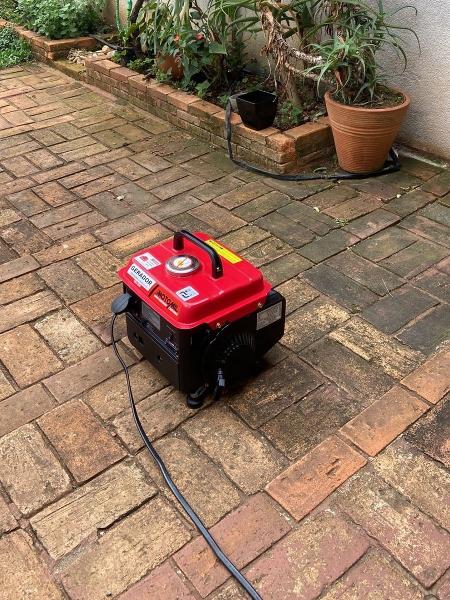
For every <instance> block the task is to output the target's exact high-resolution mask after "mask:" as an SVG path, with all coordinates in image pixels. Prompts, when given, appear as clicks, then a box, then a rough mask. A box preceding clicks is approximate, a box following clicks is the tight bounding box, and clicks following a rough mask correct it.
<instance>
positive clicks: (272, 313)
mask: <svg viewBox="0 0 450 600" xmlns="http://www.w3.org/2000/svg"><path fill="white" fill-rule="evenodd" d="M125 291H127V292H128V293H130V294H131V295H132V297H133V300H132V302H131V303H130V306H129V310H128V312H127V313H126V320H127V332H128V338H129V340H130V342H131V343H132V344H133V345H134V346H135V347H136V348H137V349H138V350H139V352H140V353H141V354H142V355H143V356H144V357H145V358H146V359H147V360H148V361H149V362H150V363H151V364H152V365H154V366H155V367H156V368H157V369H158V370H159V371H160V372H161V373H162V374H163V375H164V376H165V377H166V378H167V380H168V381H169V383H170V384H171V385H173V386H174V387H175V388H176V389H178V390H180V391H182V392H186V393H193V392H195V390H197V389H198V388H200V387H201V386H203V385H208V386H212V385H214V382H215V379H216V376H217V370H218V369H219V368H220V369H221V370H222V372H223V374H224V377H225V382H226V385H227V387H230V386H232V385H234V384H235V383H238V382H239V381H240V380H241V379H243V378H244V377H246V376H247V375H248V374H249V373H250V372H251V370H252V369H253V368H254V365H255V364H256V362H257V361H258V360H259V359H260V358H261V357H262V356H263V355H264V354H265V353H266V352H267V351H268V350H269V349H270V348H271V347H272V346H274V345H275V344H276V343H277V342H278V340H280V339H281V338H282V337H283V333H284V324H285V314H286V301H285V299H284V298H283V296H282V295H281V294H279V293H278V292H277V291H275V290H271V291H270V292H269V294H268V296H267V299H266V303H265V304H264V306H263V307H262V308H261V309H260V310H258V311H256V312H254V313H252V314H250V315H248V316H246V317H243V318H242V319H239V320H238V321H235V322H233V323H230V324H226V323H225V324H224V326H223V327H222V328H221V329H219V330H215V331H213V330H212V329H210V328H209V327H208V326H206V325H201V326H199V327H196V328H194V329H188V330H186V329H176V328H174V327H173V326H172V325H171V324H169V323H168V322H167V321H166V320H165V319H164V317H162V316H161V315H160V314H159V313H157V312H156V311H154V310H153V309H152V308H150V307H149V306H148V305H147V304H145V303H144V302H142V300H141V299H140V298H138V297H137V296H136V295H135V294H133V292H131V291H130V290H128V289H126V290H125Z"/></svg>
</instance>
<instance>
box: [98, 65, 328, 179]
mask: <svg viewBox="0 0 450 600" xmlns="http://www.w3.org/2000/svg"><path fill="white" fill-rule="evenodd" d="M86 81H87V82H88V83H90V84H93V85H96V86H97V87H99V88H102V89H103V90H106V91H107V92H109V93H111V94H113V95H115V96H118V97H120V98H123V99H124V100H127V101H128V102H130V103H131V104H134V105H136V106H138V107H140V108H142V109H144V110H147V111H149V112H151V113H153V114H155V115H157V116H158V117H162V118H163V119H166V120H167V121H170V122H171V123H173V124H174V125H177V126H178V127H180V128H181V129H185V130H188V131H190V132H192V133H194V134H195V135H196V136H198V137H200V138H202V139H204V140H206V141H210V142H212V143H213V144H215V145H217V146H221V147H223V148H225V147H226V140H225V136H224V129H225V111H224V110H223V109H222V108H220V107H219V106H216V105H215V104H211V103H210V102H205V101H204V100H200V99H199V98H198V97H197V96H194V95H192V94H188V93H186V92H182V91H180V90H176V89H174V88H173V87H171V86H169V85H166V84H162V83H158V82H157V81H155V80H146V79H144V77H143V76H142V75H138V74H136V72H135V71H131V70H130V69H127V68H125V67H121V66H120V65H118V64H117V63H115V62H112V61H110V60H102V59H99V58H97V57H93V58H92V59H88V60H87V61H86ZM232 123H233V138H232V141H233V152H234V153H235V156H236V157H239V158H241V159H243V160H247V161H250V162H254V163H257V164H259V165H263V166H265V167H268V168H269V169H271V170H275V171H277V172H279V173H286V172H288V171H291V170H293V169H295V168H296V167H298V166H300V165H303V164H306V163H308V162H311V161H312V160H314V159H316V158H319V157H321V156H323V155H326V154H329V153H330V152H331V151H332V150H333V138H332V134H331V129H330V126H329V124H328V119H327V118H326V117H322V118H320V119H319V120H318V121H317V122H315V123H306V124H304V125H300V126H299V127H294V128H293V129H289V130H287V131H284V132H282V131H280V130H279V129H276V128H275V127H269V128H267V129H263V130H262V131H255V130H253V129H249V128H248V127H245V125H243V123H242V121H241V119H240V118H239V116H238V115H236V114H234V115H233V116H232Z"/></svg>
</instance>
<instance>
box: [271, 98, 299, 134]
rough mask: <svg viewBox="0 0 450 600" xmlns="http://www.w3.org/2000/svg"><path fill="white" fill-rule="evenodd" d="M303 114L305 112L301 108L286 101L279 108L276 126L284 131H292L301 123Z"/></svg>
mask: <svg viewBox="0 0 450 600" xmlns="http://www.w3.org/2000/svg"><path fill="white" fill-rule="evenodd" d="M302 114H303V110H302V109H301V107H300V106H296V105H295V104H293V103H292V102H290V101H289V100H285V101H284V102H282V103H281V104H280V105H279V107H278V112H277V116H276V119H275V123H274V125H275V127H278V128H280V129H283V130H284V129H290V128H291V127H295V126H296V125H298V124H299V123H300V122H301V118H302Z"/></svg>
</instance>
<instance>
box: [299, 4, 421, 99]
mask: <svg viewBox="0 0 450 600" xmlns="http://www.w3.org/2000/svg"><path fill="white" fill-rule="evenodd" d="M297 1H299V2H301V1H302V0H297ZM316 4H317V8H320V6H321V7H322V11H323V12H322V13H321V14H322V19H321V20H319V22H318V23H317V24H316V26H315V28H314V29H313V30H312V31H314V33H318V32H319V33H320V34H321V36H322V39H321V41H319V42H314V43H311V44H310V46H309V47H308V50H309V51H310V52H311V53H313V54H314V55H315V56H316V58H319V59H320V60H318V62H317V63H316V64H312V65H311V66H309V67H308V68H307V69H306V70H305V74H306V75H310V74H312V75H313V76H315V77H316V79H317V84H318V86H320V84H321V83H325V84H327V85H328V86H331V88H332V89H333V92H334V98H335V99H336V100H337V101H338V102H342V103H344V104H357V105H367V104H370V105H375V106H376V105H377V104H378V105H380V106H385V105H386V104H387V103H393V104H395V103H397V102H398V101H399V98H400V101H401V98H402V96H401V95H398V94H397V95H395V94H394V95H392V94H390V93H389V92H388V91H387V90H386V87H385V86H384V82H383V77H382V73H381V70H380V67H379V64H378V62H377V55H378V53H379V52H380V51H381V50H383V49H386V48H391V49H393V50H394V51H395V53H396V54H397V56H398V58H399V59H400V60H401V61H402V63H403V67H404V68H406V65H407V57H406V51H405V43H404V40H403V38H402V37H401V32H409V33H412V34H413V35H414V36H415V37H416V39H417V41H418V42H419V40H418V38H417V35H416V34H415V33H414V31H413V30H412V29H410V28H409V27H405V26H402V25H400V24H396V23H394V21H393V19H394V17H395V15H396V14H398V13H400V12H401V11H403V10H406V9H411V10H413V11H415V12H416V13H417V11H416V9H415V8H414V7H412V6H410V5H406V6H401V7H400V8H397V9H396V10H395V11H392V12H390V13H389V12H387V11H386V10H385V8H384V5H383V1H382V0H377V3H376V5H375V6H371V5H368V4H365V3H363V2H357V1H356V0H347V1H345V2H338V1H336V0H330V1H328V2H321V3H316ZM419 47H420V44H419ZM396 96H397V98H396Z"/></svg>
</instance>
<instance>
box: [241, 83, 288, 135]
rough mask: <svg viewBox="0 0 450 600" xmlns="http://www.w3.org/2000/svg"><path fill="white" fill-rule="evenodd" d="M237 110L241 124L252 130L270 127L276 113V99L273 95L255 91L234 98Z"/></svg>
mask: <svg viewBox="0 0 450 600" xmlns="http://www.w3.org/2000/svg"><path fill="white" fill-rule="evenodd" d="M236 103H237V109H238V112H239V116H240V117H241V119H242V122H243V123H244V125H246V126H247V127H251V128H252V129H257V130H258V131H259V130H260V129H266V127H271V125H273V122H274V120H275V115H276V113H277V104H278V98H277V96H276V95H275V94H271V93H270V92H265V91H263V90H256V91H255V92H247V93H245V94H240V95H239V96H237V97H236Z"/></svg>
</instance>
